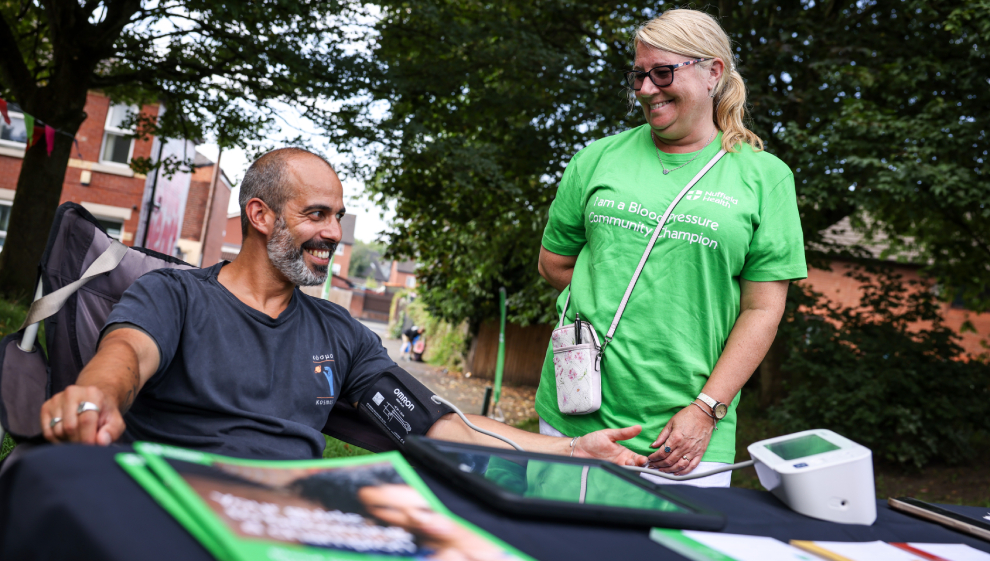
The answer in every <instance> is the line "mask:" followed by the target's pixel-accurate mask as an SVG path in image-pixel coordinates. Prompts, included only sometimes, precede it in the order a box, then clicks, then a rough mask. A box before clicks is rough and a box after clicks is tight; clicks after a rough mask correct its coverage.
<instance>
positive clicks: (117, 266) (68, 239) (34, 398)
mask: <svg viewBox="0 0 990 561" xmlns="http://www.w3.org/2000/svg"><path fill="white" fill-rule="evenodd" d="M161 268H176V269H191V268H194V267H193V266H192V265H190V264H188V263H185V262H183V261H180V260H178V259H176V258H174V257H171V256H168V255H164V254H162V253H158V252H156V251H151V250H148V249H144V248H129V247H127V246H125V245H123V244H121V243H120V242H118V241H117V240H115V239H113V238H111V237H110V236H109V235H107V233H106V231H105V230H103V228H102V226H100V224H99V222H98V221H97V220H96V218H94V217H93V216H92V215H91V214H90V213H89V212H88V211H87V210H86V209H84V208H83V207H81V206H80V205H78V204H75V203H65V204H63V205H61V206H60V207H59V208H58V211H57V212H56V214H55V221H54V223H53V224H52V230H51V233H50V234H49V237H48V245H47V246H46V248H45V253H44V255H43V256H42V260H41V263H40V264H39V281H38V288H37V291H36V293H35V301H34V303H33V304H32V305H31V309H30V310H29V311H28V315H27V318H26V319H25V321H24V324H23V325H22V326H21V328H20V329H19V330H18V331H17V332H16V333H12V334H10V335H8V336H7V337H4V338H3V339H2V340H0V439H2V437H3V433H4V432H8V433H9V434H10V436H11V437H12V438H13V439H14V440H15V441H16V442H17V443H18V444H19V446H18V448H21V446H20V445H21V444H33V443H40V442H43V437H42V431H41V426H40V416H41V405H42V404H43V403H44V402H45V401H46V400H48V399H49V398H50V397H51V396H52V395H54V394H56V393H58V392H60V391H62V390H64V389H65V388H66V387H67V386H69V385H72V384H74V383H75V381H76V378H77V377H78V376H79V372H80V371H81V370H82V368H83V366H85V365H86V363H88V362H89V361H90V359H92V358H93V355H94V354H95V353H96V346H97V343H98V342H99V341H98V339H99V336H100V331H101V330H102V328H103V325H104V324H105V323H106V320H107V317H108V316H109V315H110V310H111V309H112V308H113V306H114V304H116V303H117V302H118V301H119V300H120V297H121V295H123V293H124V291H125V290H127V288H128V287H129V286H130V285H131V284H132V283H133V282H134V281H135V280H137V279H138V277H140V276H141V275H143V274H145V273H147V272H149V271H152V270H155V269H161ZM42 321H44V326H45V343H46V345H45V347H46V350H47V356H46V353H45V352H43V351H42V350H41V349H40V348H39V347H38V345H37V344H36V341H35V339H36V337H37V334H38V330H39V326H40V322H42ZM323 432H324V433H326V434H329V435H330V436H334V437H336V438H339V439H340V440H343V441H345V442H348V443H351V444H353V445H355V446H360V447H362V448H366V449H368V450H372V451H376V452H377V451H383V450H391V449H394V448H395V446H394V445H393V444H392V442H391V440H389V439H388V438H387V437H386V436H385V435H383V434H381V433H380V432H379V431H378V429H377V428H375V427H373V426H372V425H370V424H369V423H367V422H365V421H363V420H362V419H360V418H359V417H358V416H357V411H356V410H355V409H354V408H353V407H351V406H350V405H349V404H340V403H338V404H337V405H336V406H334V408H333V410H332V411H331V413H330V415H329V418H328V419H327V426H326V427H324V431H323Z"/></svg>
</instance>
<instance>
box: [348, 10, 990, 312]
mask: <svg viewBox="0 0 990 561" xmlns="http://www.w3.org/2000/svg"><path fill="white" fill-rule="evenodd" d="M672 6H673V4H665V3H661V4H660V5H659V9H660V10H663V9H666V8H668V7H672ZM381 9H382V14H383V17H382V18H381V20H380V22H379V23H378V24H377V32H378V33H379V34H380V37H379V39H378V41H377V42H376V44H375V47H376V50H375V54H376V62H377V63H378V64H380V65H381V70H380V71H379V72H378V73H377V76H378V78H376V79H372V81H371V82H370V84H371V88H372V92H373V95H374V97H375V98H376V99H380V100H383V101H387V102H388V104H389V108H390V111H389V113H388V115H387V117H386V118H384V119H378V120H375V119H368V120H367V121H366V122H368V123H369V125H370V126H368V127H367V128H364V129H363V130H360V131H358V132H360V133H361V134H362V135H363V138H365V139H366V140H367V141H369V142H370V143H374V144H375V145H377V146H380V147H381V148H382V153H383V154H384V155H385V157H383V158H382V159H381V163H380V164H379V165H378V166H377V167H376V168H375V169H373V170H369V176H370V177H372V178H373V181H372V182H371V187H372V188H373V189H374V190H375V192H376V193H377V194H378V197H379V198H380V199H381V200H389V201H393V202H394V203H395V205H396V213H397V220H396V223H395V226H394V229H393V231H392V232H391V234H390V236H389V247H390V251H391V252H392V253H393V254H395V255H401V256H414V257H416V258H417V259H418V260H419V261H420V263H422V265H423V266H422V268H421V269H420V274H419V279H420V282H421V283H422V286H423V290H422V294H423V298H424V301H425V302H426V303H427V304H428V305H429V307H430V308H431V310H432V311H433V312H434V313H437V314H438V315H440V316H441V317H443V318H444V319H447V320H449V321H459V320H461V319H465V318H467V319H470V320H472V322H473V323H477V322H478V321H480V320H481V319H484V318H487V317H493V316H494V315H495V302H496V301H497V297H496V290H497V288H498V286H500V285H504V286H506V287H507V288H508V290H509V293H510V294H512V297H511V299H510V308H511V310H512V316H513V317H512V318H511V319H513V320H515V321H522V322H528V321H547V320H548V319H550V318H551V317H552V308H551V304H552V297H553V295H554V294H555V292H554V291H553V290H552V289H551V288H549V286H548V285H546V283H544V282H543V281H542V280H541V279H540V278H539V277H538V275H537V272H536V260H537V252H538V250H539V246H540V238H541V233H542V230H543V226H544V224H545V220H546V213H547V209H548V206H549V203H550V202H551V200H552V198H553V195H554V189H555V185H556V183H557V181H558V180H559V178H560V174H561V172H562V170H563V168H564V167H565V166H566V163H567V161H568V159H569V158H570V156H571V155H573V154H574V153H575V152H576V151H577V150H578V149H580V148H581V147H582V146H584V145H586V144H587V143H589V142H591V141H593V140H594V139H596V138H601V137H604V136H607V135H610V134H614V133H615V132H619V131H621V130H624V129H625V128H627V127H629V126H632V125H636V124H639V123H641V122H642V118H641V117H640V116H639V114H638V110H636V111H634V112H632V113H630V112H627V110H626V106H625V92H624V91H623V89H622V87H621V85H620V76H619V74H618V71H619V70H622V69H624V68H626V67H628V66H630V64H631V48H630V45H629V38H630V37H631V33H632V30H633V29H634V28H635V26H636V25H637V24H638V23H639V22H641V21H643V20H645V19H648V18H649V17H652V16H653V15H655V14H657V13H658V12H657V11H656V10H657V9H658V5H657V3H655V2H629V3H623V4H619V5H612V4H609V5H602V4H601V3H592V2H582V1H575V0H539V1H535V2H532V1H526V2H523V1H519V0H509V1H506V2H498V3H483V2H473V1H466V0H446V1H438V0H430V1H423V0H406V1H384V2H381ZM708 9H709V10H710V11H711V13H713V14H715V15H717V16H718V17H719V18H720V21H721V23H722V25H723V26H724V27H725V28H726V30H727V32H728V33H729V35H730V37H731V38H732V39H733V41H734V44H735V45H736V47H737V52H738V54H739V57H740V59H741V60H740V62H741V65H740V71H741V72H742V74H743V76H744V78H745V79H746V81H747V84H748V87H749V89H750V103H751V116H752V128H753V129H754V130H755V131H756V132H757V133H758V134H759V135H760V136H761V137H762V138H763V139H764V140H766V141H767V148H768V150H769V151H770V152H771V153H773V154H775V155H777V156H778V157H780V158H781V159H783V160H784V161H785V162H786V163H787V164H788V165H789V166H790V167H791V169H792V170H793V171H794V173H795V176H796V180H797V184H798V195H799V206H800V210H801V213H802V219H803V223H804V228H805V237H806V240H808V241H820V235H819V232H820V231H821V230H822V229H824V228H825V227H827V226H829V225H832V224H835V223H836V222H838V221H839V220H841V219H842V218H844V217H846V216H850V217H852V218H853V219H854V224H855V225H856V226H857V227H858V228H859V229H860V230H862V231H864V232H866V233H867V234H870V235H874V236H879V235H880V234H885V235H887V236H889V237H890V238H891V239H892V240H893V247H892V251H901V250H911V251H914V252H915V253H916V254H917V258H918V259H919V260H922V261H925V262H929V263H930V264H931V265H930V266H929V267H928V268H927V272H928V273H929V274H931V275H933V276H935V277H936V278H937V279H939V280H940V281H941V282H942V283H944V284H946V285H948V286H962V287H965V288H966V290H967V292H966V296H967V297H968V302H969V304H970V306H971V307H973V308H985V307H986V306H987V304H988V299H987V298H986V294H987V292H986V291H985V290H984V289H985V287H986V285H987V284H988V280H990V279H988V277H990V274H988V269H987V267H988V263H990V260H988V257H990V250H988V248H990V243H988V242H990V221H988V220H987V213H988V212H990V209H988V208H986V207H985V205H984V203H983V201H984V200H985V199H986V198H987V195H988V190H990V185H988V182H987V181H986V168H985V161H986V158H987V153H986V151H987V149H988V139H987V131H986V125H987V121H986V117H985V115H984V113H985V111H983V110H982V109H983V108H985V107H986V106H987V105H988V102H990V88H988V87H987V85H988V82H987V80H988V77H990V66H988V65H990V60H988V57H987V54H988V53H987V50H986V33H987V24H986V21H987V19H986V18H985V17H984V16H985V15H986V13H987V12H986V11H987V6H986V1H985V0H981V2H978V3H972V2H965V1H963V0H934V1H931V0H926V1H922V0H866V1H863V0H844V1H843V0H826V1H824V2H819V1H815V0H804V1H802V2H783V1H779V2H774V1H771V2H767V1H760V2H754V1H752V0H742V1H736V2H729V1H721V2H718V4H717V6H715V5H713V6H710V7H709V8H708ZM811 257H812V258H816V257H820V255H819V254H813V255H811ZM819 262H820V261H819Z"/></svg>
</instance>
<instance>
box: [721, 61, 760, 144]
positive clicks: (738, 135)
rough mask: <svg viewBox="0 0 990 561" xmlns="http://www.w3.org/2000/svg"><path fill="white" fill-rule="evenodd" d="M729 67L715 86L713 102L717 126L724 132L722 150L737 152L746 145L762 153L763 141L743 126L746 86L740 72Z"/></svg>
mask: <svg viewBox="0 0 990 561" xmlns="http://www.w3.org/2000/svg"><path fill="white" fill-rule="evenodd" d="M730 64H731V63H730ZM728 66H729V65H728V64H727V65H726V69H725V72H724V73H723V75H722V79H721V80H719V83H718V84H716V85H715V99H714V100H713V101H714V103H715V111H714V113H715V126H716V127H718V128H719V130H721V131H722V148H723V149H724V150H725V151H726V152H736V145H738V144H742V143H745V144H749V145H750V146H751V147H752V148H753V151H754V152H760V151H762V150H763V140H762V139H760V137H759V136H756V133H754V132H753V131H751V130H749V129H747V128H746V125H745V124H743V119H744V118H745V117H746V84H745V83H744V82H743V79H742V76H741V75H740V74H739V72H737V71H736V70H735V68H733V69H731V70H730V69H729V68H728ZM733 66H734V65H733Z"/></svg>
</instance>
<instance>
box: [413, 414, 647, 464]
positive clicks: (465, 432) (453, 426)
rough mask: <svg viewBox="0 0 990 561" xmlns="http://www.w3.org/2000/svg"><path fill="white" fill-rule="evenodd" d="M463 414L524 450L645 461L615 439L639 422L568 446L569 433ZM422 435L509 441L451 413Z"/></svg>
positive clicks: (623, 437) (637, 429) (634, 430)
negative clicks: (552, 433) (535, 430)
mask: <svg viewBox="0 0 990 561" xmlns="http://www.w3.org/2000/svg"><path fill="white" fill-rule="evenodd" d="M467 417H468V418H469V419H470V420H471V422H472V423H474V424H475V425H477V426H479V427H481V428H483V429H486V430H489V431H491V432H494V433H496V434H499V435H502V436H504V437H507V438H509V439H511V440H513V441H514V442H515V443H516V444H518V445H519V446H522V448H523V450H526V451H527V452H541V453H543V454H558V455H562V456H569V455H571V453H572V452H573V455H574V456H575V457H579V458H597V459H599V460H605V461H608V462H613V463H616V464H619V465H623V466H642V465H644V464H646V461H647V460H646V456H641V455H639V454H637V453H635V452H633V451H632V450H630V449H628V448H626V447H625V446H623V445H621V444H619V443H618V441H620V440H628V439H630V438H632V437H634V436H636V435H637V434H639V432H640V431H641V430H642V428H641V427H640V426H639V425H636V426H632V427H626V428H624V429H603V430H600V431H595V432H592V433H588V434H586V435H584V436H582V437H580V438H578V439H577V440H575V441H574V448H573V450H572V449H571V446H570V444H571V440H572V439H571V438H570V437H561V436H546V435H543V434H536V433H533V432H528V431H524V430H520V429H517V428H515V427H510V426H509V425H506V424H504V423H500V422H498V421H494V420H492V419H489V418H488V417H482V416H480V415H467ZM426 436H428V437H430V438H436V439H439V440H450V441H453V442H465V443H468V444H480V445H482V446H494V447H497V448H509V445H508V444H506V443H505V442H502V441H501V440H497V439H495V438H492V437H490V436H487V435H484V434H481V433H479V432H475V431H474V429H471V428H470V427H468V426H467V425H466V424H464V423H463V422H462V421H461V419H460V417H458V416H457V415H455V414H453V413H448V414H447V415H444V416H443V417H441V418H440V420H439V421H437V422H436V423H434V424H433V426H432V427H430V430H429V431H428V432H427V433H426Z"/></svg>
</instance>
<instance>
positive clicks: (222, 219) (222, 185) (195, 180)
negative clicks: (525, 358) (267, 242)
mask: <svg viewBox="0 0 990 561" xmlns="http://www.w3.org/2000/svg"><path fill="white" fill-rule="evenodd" d="M193 165H194V171H193V174H192V178H191V180H190V182H189V196H188V198H187V200H186V210H185V213H184V216H183V219H182V232H181V234H180V235H179V241H178V244H177V245H178V247H179V251H180V252H181V253H182V255H181V256H180V258H181V259H183V260H185V261H186V262H187V263H192V264H193V265H199V266H201V267H209V266H211V265H215V264H216V263H218V262H219V261H220V259H221V252H222V246H223V245H224V243H225V239H226V236H227V232H226V229H227V222H228V219H227V205H228V204H229V203H230V190H231V187H232V185H231V183H230V179H228V178H227V175H226V174H225V173H223V170H220V169H219V166H217V165H215V163H214V162H213V161H211V160H210V159H209V158H207V157H206V156H204V155H202V154H200V153H199V152H196V157H195V159H194V160H193ZM207 214H209V216H210V219H209V221H207V220H206V216H207ZM237 231H238V235H239V234H240V225H239V224H238V227H237ZM203 239H206V240H207V243H206V244H205V247H204V244H203V242H202V240H203Z"/></svg>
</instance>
